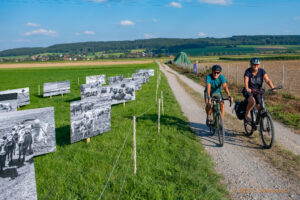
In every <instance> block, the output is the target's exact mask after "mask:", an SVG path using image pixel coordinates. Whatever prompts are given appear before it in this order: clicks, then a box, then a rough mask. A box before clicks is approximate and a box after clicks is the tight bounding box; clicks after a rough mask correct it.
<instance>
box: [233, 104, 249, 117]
mask: <svg viewBox="0 0 300 200" xmlns="http://www.w3.org/2000/svg"><path fill="white" fill-rule="evenodd" d="M246 108H247V101H246V100H244V101H235V105H234V110H235V114H236V116H237V118H238V119H239V120H243V119H244V117H245V114H246Z"/></svg>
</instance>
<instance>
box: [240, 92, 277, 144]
mask: <svg viewBox="0 0 300 200" xmlns="http://www.w3.org/2000/svg"><path fill="white" fill-rule="evenodd" d="M282 88H283V87H282V86H278V87H276V88H273V89H269V90H267V91H265V90H264V89H258V90H252V94H261V95H262V102H261V105H260V106H261V107H260V111H259V112H258V111H257V109H256V106H254V108H253V109H252V110H251V112H250V114H251V121H247V120H246V119H245V118H244V129H245V134H246V136H248V137H249V136H251V135H252V134H253V133H254V131H256V130H257V129H258V126H259V134H260V136H261V139H262V142H263V145H264V148H266V149H270V148H271V147H272V145H273V143H274V138H275V130H274V125H273V120H272V117H271V115H270V113H269V111H268V110H267V108H266V107H265V101H264V95H265V94H267V93H270V92H273V90H278V89H282Z"/></svg>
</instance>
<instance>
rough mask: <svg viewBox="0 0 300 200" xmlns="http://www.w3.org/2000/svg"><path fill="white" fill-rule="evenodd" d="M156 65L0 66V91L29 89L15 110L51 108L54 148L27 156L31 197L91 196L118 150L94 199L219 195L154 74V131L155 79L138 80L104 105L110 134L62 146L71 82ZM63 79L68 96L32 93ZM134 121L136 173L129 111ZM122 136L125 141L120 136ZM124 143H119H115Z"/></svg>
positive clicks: (74, 90)
mask: <svg viewBox="0 0 300 200" xmlns="http://www.w3.org/2000/svg"><path fill="white" fill-rule="evenodd" d="M141 68H154V69H155V70H156V72H157V69H158V67H157V65H156V64H154V63H151V64H140V65H118V66H80V67H56V68H22V69H0V90H6V89H13V88H22V87H27V86H29V87H30V100H31V104H30V105H27V106H25V107H22V108H21V109H32V108H41V107H49V106H54V108H55V126H56V142H57V151H56V152H54V153H50V154H47V155H44V156H39V157H35V158H34V164H35V174H36V182H37V192H38V198H39V199H51V200H53V199H72V200H73V199H98V198H99V196H100V193H101V191H102V190H103V188H104V186H105V184H106V181H107V179H108V177H109V175H110V173H111V170H112V169H113V166H114V164H115V163H116V159H117V157H118V155H119V153H120V152H121V148H122V145H123V144H124V145H125V146H124V150H123V152H122V154H120V155H121V156H120V159H119V162H118V163H117V164H116V168H115V169H114V171H113V173H112V176H111V179H110V182H108V184H107V188H106V190H105V192H104V193H103V196H102V199H118V198H120V199H212V200H214V199H227V198H228V192H227V191H226V190H225V189H224V187H223V186H222V185H220V183H219V181H220V177H219V176H218V175H217V174H216V172H215V171H214V169H213V163H212V161H211V160H210V157H209V156H208V154H207V153H206V152H205V150H204V148H203V146H202V145H201V144H200V142H199V139H197V138H196V136H195V135H194V134H193V133H192V131H191V129H190V127H189V124H188V123H187V121H186V118H185V117H183V114H182V112H181V109H180V107H179V105H178V103H177V102H176V99H175V97H174V95H173V93H172V91H171V89H170V87H169V85H168V82H167V80H166V78H165V77H164V76H163V75H162V79H161V82H160V87H159V94H160V90H163V91H164V106H165V107H164V110H165V115H163V116H162V117H161V132H160V133H159V134H158V133H157V104H156V102H155V89H156V78H157V73H155V77H151V79H150V82H149V83H146V84H144V85H143V88H142V90H140V91H138V92H137V95H136V100H135V101H132V102H128V103H126V105H125V107H123V106H122V105H116V106H113V107H112V113H111V116H112V120H111V124H112V127H111V131H110V132H107V133H103V134H101V135H99V136H96V137H93V138H91V142H90V143H86V142H85V141H81V142H77V143H74V144H72V145H71V144H70V105H69V104H70V102H71V101H75V100H79V99H80V88H79V85H78V83H77V81H78V77H79V80H80V83H81V84H83V83H85V76H87V75H98V74H106V77H109V76H113V75H121V74H124V75H125V76H130V75H131V74H132V73H134V72H135V70H136V69H141ZM64 80H70V82H71V93H69V94H67V95H64V96H63V97H62V96H55V97H53V98H52V99H50V98H42V96H41V95H40V96H39V95H38V85H42V84H43V83H44V82H51V81H64ZM147 109H149V110H148V112H147V113H145V114H144V115H141V116H140V117H139V118H137V175H133V161H132V116H133V115H140V114H142V113H143V112H144V111H146V110H147ZM127 136H128V140H127V141H126V140H125V138H126V137H127ZM124 141H126V142H125V143H123V142H124Z"/></svg>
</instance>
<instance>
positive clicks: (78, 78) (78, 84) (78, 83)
mask: <svg viewBox="0 0 300 200" xmlns="http://www.w3.org/2000/svg"><path fill="white" fill-rule="evenodd" d="M79 84H80V83H79V77H78V85H79Z"/></svg>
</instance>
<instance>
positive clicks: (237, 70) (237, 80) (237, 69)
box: [236, 65, 239, 86]
mask: <svg viewBox="0 0 300 200" xmlns="http://www.w3.org/2000/svg"><path fill="white" fill-rule="evenodd" d="M238 72H239V68H238V65H236V86H238V84H239V79H238Z"/></svg>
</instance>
